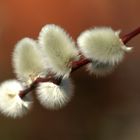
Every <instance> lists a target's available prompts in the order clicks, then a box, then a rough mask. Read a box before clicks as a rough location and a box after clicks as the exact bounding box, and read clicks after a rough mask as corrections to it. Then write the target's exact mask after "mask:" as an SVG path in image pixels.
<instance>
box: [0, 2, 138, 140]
mask: <svg viewBox="0 0 140 140" xmlns="http://www.w3.org/2000/svg"><path fill="white" fill-rule="evenodd" d="M139 7H140V1H139V0H0V50H1V51H0V82H2V81H4V80H6V79H11V78H14V77H15V76H14V74H13V72H12V65H11V56H12V50H13V48H14V45H15V44H16V42H17V41H18V40H20V39H21V38H23V37H32V38H35V39H36V38H37V36H38V33H39V31H40V30H41V27H42V26H44V25H45V24H48V23H54V24H58V25H61V26H62V27H64V28H65V29H66V30H67V31H68V32H69V33H70V34H71V35H72V37H73V38H74V39H75V40H76V38H77V36H78V35H79V34H80V32H81V31H83V30H85V29H87V28H91V27H94V26H111V27H112V28H114V29H122V34H126V33H128V32H130V31H132V30H133V29H134V28H136V27H138V26H139V25H140V8H139ZM128 45H129V46H133V47H134V50H133V53H131V54H128V55H127V56H126V57H125V59H124V61H123V63H121V64H120V65H119V67H118V68H117V69H116V70H115V72H114V73H112V74H111V75H109V76H107V77H105V78H96V77H95V76H89V75H88V74H87V73H86V72H85V70H84V69H81V70H79V71H77V72H75V73H74V74H73V75H72V79H73V81H74V84H75V96H74V98H73V99H72V101H71V102H70V103H69V104H68V105H67V106H66V107H65V108H64V109H62V110H60V111H49V110H46V109H44V108H43V107H42V106H40V105H39V103H38V101H35V104H34V107H33V109H32V111H31V112H30V113H29V114H28V115H27V116H26V117H23V118H22V119H17V120H13V119H9V118H6V117H4V116H2V115H1V116H0V140H34V139H39V140H140V84H139V83H140V74H139V73H140V36H138V37H136V38H134V39H133V40H132V41H130V42H129V43H128Z"/></svg>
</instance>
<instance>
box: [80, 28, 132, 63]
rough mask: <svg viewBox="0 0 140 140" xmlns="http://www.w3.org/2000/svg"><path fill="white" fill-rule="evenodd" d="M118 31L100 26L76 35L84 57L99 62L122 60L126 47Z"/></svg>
mask: <svg viewBox="0 0 140 140" xmlns="http://www.w3.org/2000/svg"><path fill="white" fill-rule="evenodd" d="M119 33H120V32H119V31H114V30H112V29H111V28H107V27H100V28H94V29H91V30H87V31H84V32H83V33H82V34H81V35H80V36H79V37H78V40H77V42H78V45H79V48H80V50H81V52H82V53H83V55H85V57H87V58H89V59H91V60H93V61H98V62H99V63H104V64H111V65H115V64H118V63H120V62H121V61H122V59H123V57H124V54H125V52H129V51H130V50H131V49H132V48H130V47H126V46H125V44H124V43H123V42H122V40H121V39H120V37H119Z"/></svg>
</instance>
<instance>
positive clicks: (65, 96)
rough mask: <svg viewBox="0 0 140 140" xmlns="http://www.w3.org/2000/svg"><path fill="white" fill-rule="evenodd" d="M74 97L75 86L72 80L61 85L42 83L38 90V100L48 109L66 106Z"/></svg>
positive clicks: (66, 80) (63, 81)
mask: <svg viewBox="0 0 140 140" xmlns="http://www.w3.org/2000/svg"><path fill="white" fill-rule="evenodd" d="M72 95H73V85H72V83H71V80H70V79H63V80H62V81H61V83H60V85H56V84H54V83H51V82H45V83H40V84H39V86H38V88H37V98H38V100H39V101H40V103H41V104H42V105H43V106H44V107H45V108H48V109H54V110H56V109H59V108H61V107H63V106H65V105H66V104H67V103H68V102H69V101H70V99H71V98H72Z"/></svg>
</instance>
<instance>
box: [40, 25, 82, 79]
mask: <svg viewBox="0 0 140 140" xmlns="http://www.w3.org/2000/svg"><path fill="white" fill-rule="evenodd" d="M39 44H40V46H41V48H42V51H43V52H44V55H45V56H46V60H47V61H46V62H47V65H49V67H50V69H51V70H52V72H54V73H55V74H56V76H61V75H63V76H66V77H68V75H69V73H70V71H71V63H72V61H74V60H77V59H78V58H79V57H78V51H77V49H76V47H75V43H74V41H73V40H72V38H71V37H70V36H69V35H68V34H67V33H66V32H65V31H64V29H62V28H61V27H59V26H57V25H54V24H50V25H46V26H44V27H43V28H42V30H41V32H40V34H39Z"/></svg>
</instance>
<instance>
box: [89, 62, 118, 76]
mask: <svg viewBox="0 0 140 140" xmlns="http://www.w3.org/2000/svg"><path fill="white" fill-rule="evenodd" d="M115 67H116V65H111V64H109V63H101V62H98V61H92V62H91V63H90V64H88V65H87V70H88V71H89V72H90V74H94V75H96V76H97V77H100V76H106V75H109V74H110V73H111V72H113V70H114V69H115Z"/></svg>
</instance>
